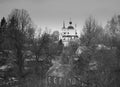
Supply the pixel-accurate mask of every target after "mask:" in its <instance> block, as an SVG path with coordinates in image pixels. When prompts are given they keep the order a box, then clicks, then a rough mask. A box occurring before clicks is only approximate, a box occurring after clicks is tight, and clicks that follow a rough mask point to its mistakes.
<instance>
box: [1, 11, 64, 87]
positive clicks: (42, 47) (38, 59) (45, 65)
mask: <svg viewBox="0 0 120 87" xmlns="http://www.w3.org/2000/svg"><path fill="white" fill-rule="evenodd" d="M0 23H1V24H0V67H1V68H0V86H2V87H13V86H15V87H16V86H17V87H36V86H37V87H39V86H41V87H43V86H42V81H43V80H44V79H45V75H46V72H47V70H48V69H49V67H50V66H52V63H51V60H52V59H54V58H55V56H59V55H60V54H61V52H62V48H63V44H62V41H58V39H59V38H58V37H59V36H58V35H59V32H57V31H55V32H53V34H50V33H49V32H48V31H47V30H45V31H44V33H43V34H41V32H37V33H38V37H37V38H35V37H36V36H35V30H36V29H35V26H34V23H33V22H32V20H31V18H30V16H29V14H28V12H27V11H26V10H24V9H14V10H12V12H11V13H10V14H9V15H8V18H5V17H3V18H2V19H1V22H0Z"/></svg>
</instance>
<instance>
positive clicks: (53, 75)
mask: <svg viewBox="0 0 120 87" xmlns="http://www.w3.org/2000/svg"><path fill="white" fill-rule="evenodd" d="M46 82H47V84H46V85H47V86H46V87H78V86H81V85H82V82H81V77H80V76H78V75H75V74H74V73H73V72H72V70H71V66H70V65H67V64H63V65H61V64H56V65H53V66H52V67H51V68H50V69H49V70H48V72H47V75H46Z"/></svg>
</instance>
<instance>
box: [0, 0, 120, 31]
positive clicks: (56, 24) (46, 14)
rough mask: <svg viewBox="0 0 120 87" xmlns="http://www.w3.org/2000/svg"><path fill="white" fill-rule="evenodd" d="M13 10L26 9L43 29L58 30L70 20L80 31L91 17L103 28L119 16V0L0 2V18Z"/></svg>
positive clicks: (10, 0) (4, 0)
mask: <svg viewBox="0 0 120 87" xmlns="http://www.w3.org/2000/svg"><path fill="white" fill-rule="evenodd" d="M14 8H18V9H26V10H27V11H28V13H29V14H30V17H31V19H32V20H33V22H34V23H35V24H36V25H37V26H38V27H41V28H42V29H44V28H45V27H47V28H48V29H51V30H60V29H61V28H62V24H63V21H65V23H66V25H68V22H69V20H70V18H71V20H72V22H73V24H76V25H77V29H78V30H81V29H82V27H83V25H84V23H85V20H86V19H87V18H88V17H89V16H93V17H94V18H95V19H96V20H97V21H98V23H99V24H101V25H103V26H105V24H106V23H107V21H108V20H110V18H111V17H112V16H114V15H115V14H120V0H0V18H2V17H3V16H5V17H7V16H8V15H9V14H10V12H11V10H12V9H14Z"/></svg>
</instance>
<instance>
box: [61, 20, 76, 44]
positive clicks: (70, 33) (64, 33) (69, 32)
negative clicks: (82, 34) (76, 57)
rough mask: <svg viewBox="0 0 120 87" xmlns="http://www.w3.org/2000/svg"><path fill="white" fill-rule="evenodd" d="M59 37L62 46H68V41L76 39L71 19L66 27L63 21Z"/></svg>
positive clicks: (74, 27)
mask: <svg viewBox="0 0 120 87" xmlns="http://www.w3.org/2000/svg"><path fill="white" fill-rule="evenodd" d="M60 39H61V40H62V42H63V44H64V46H68V44H69V42H70V41H74V40H76V39H78V33H77V30H76V26H73V24H72V21H70V22H69V25H68V26H67V27H66V26H65V22H63V27H62V29H61V32H60Z"/></svg>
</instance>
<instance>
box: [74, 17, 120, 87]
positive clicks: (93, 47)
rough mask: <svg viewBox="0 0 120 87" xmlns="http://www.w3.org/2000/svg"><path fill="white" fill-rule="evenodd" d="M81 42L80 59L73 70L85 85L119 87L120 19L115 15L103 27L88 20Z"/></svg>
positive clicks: (89, 86)
mask: <svg viewBox="0 0 120 87" xmlns="http://www.w3.org/2000/svg"><path fill="white" fill-rule="evenodd" d="M78 43H79V49H78V50H77V56H78V58H79V59H78V61H75V62H74V63H73V67H74V68H73V70H74V71H75V73H76V74H78V75H81V77H82V82H83V84H84V86H85V87H119V86H120V83H119V81H120V78H119V77H120V16H119V15H116V16H113V17H112V18H111V19H110V20H109V21H108V22H107V25H106V26H105V27H104V28H103V27H102V26H101V25H99V24H98V23H97V22H96V20H95V19H94V18H93V17H89V18H88V19H87V20H86V22H85V25H84V27H83V33H82V35H81V37H80V39H79V41H78ZM76 46H77V45H76ZM84 86H83V87H84Z"/></svg>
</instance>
